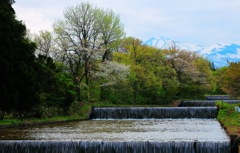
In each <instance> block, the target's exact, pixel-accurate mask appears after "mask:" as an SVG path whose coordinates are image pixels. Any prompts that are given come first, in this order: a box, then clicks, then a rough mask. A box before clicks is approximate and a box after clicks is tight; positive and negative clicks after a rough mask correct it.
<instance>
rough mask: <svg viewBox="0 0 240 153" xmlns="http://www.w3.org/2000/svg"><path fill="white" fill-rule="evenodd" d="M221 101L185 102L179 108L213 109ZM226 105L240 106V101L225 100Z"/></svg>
mask: <svg viewBox="0 0 240 153" xmlns="http://www.w3.org/2000/svg"><path fill="white" fill-rule="evenodd" d="M217 101H219V100H207V101H189V100H187V101H186V100H183V101H181V102H180V104H179V105H178V106H179V107H211V106H216V102H217ZM223 102H224V103H228V104H238V103H239V102H240V101H239V100H223Z"/></svg>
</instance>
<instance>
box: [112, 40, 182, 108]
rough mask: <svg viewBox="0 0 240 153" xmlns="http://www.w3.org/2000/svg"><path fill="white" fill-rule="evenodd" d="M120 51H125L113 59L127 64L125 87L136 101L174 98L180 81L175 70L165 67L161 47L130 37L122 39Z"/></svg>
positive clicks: (143, 101)
mask: <svg viewBox="0 0 240 153" xmlns="http://www.w3.org/2000/svg"><path fill="white" fill-rule="evenodd" d="M121 50H122V52H127V53H115V54H114V59H115V60H116V61H120V62H122V63H125V64H130V75H129V77H128V86H130V87H131V89H129V91H132V95H133V96H132V97H133V101H134V102H135V103H141V104H143V103H145V104H160V103H167V102H169V101H170V100H171V98H173V97H174V95H175V93H176V91H177V90H176V89H177V87H178V84H179V83H178V81H177V80H176V72H175V71H174V69H172V68H170V67H169V66H165V62H166V57H165V56H164V54H163V52H162V50H160V49H157V48H154V47H149V46H147V45H143V44H142V41H141V40H139V39H136V38H133V37H128V38H126V39H124V41H123V42H122V44H121ZM170 91H172V92H170ZM170 93H171V94H170ZM167 97H168V99H166V98H167ZM170 97H171V98H170Z"/></svg>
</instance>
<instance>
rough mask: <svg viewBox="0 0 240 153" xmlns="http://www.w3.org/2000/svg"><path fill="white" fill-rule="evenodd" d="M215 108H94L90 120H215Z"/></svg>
mask: <svg viewBox="0 0 240 153" xmlns="http://www.w3.org/2000/svg"><path fill="white" fill-rule="evenodd" d="M216 116H217V107H96V108H94V109H93V112H92V119H150V118H151V119H166V118H172V119H179V118H216Z"/></svg>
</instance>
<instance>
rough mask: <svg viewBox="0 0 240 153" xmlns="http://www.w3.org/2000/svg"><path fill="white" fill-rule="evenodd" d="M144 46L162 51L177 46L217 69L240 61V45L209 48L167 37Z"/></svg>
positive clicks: (147, 41)
mask: <svg viewBox="0 0 240 153" xmlns="http://www.w3.org/2000/svg"><path fill="white" fill-rule="evenodd" d="M143 44H147V45H149V46H154V47H157V48H160V49H168V48H170V47H171V46H173V45H175V46H177V47H179V49H183V50H188V51H193V52H197V53H199V54H201V55H203V56H204V57H206V58H207V59H208V60H209V61H210V62H214V65H215V66H216V67H223V66H228V61H229V62H239V61H240V45H239V44H235V43H216V44H212V45H209V46H205V45H201V44H198V43H193V42H187V41H174V40H171V39H169V38H165V37H156V38H155V37H152V38H150V39H148V40H146V41H145V42H143Z"/></svg>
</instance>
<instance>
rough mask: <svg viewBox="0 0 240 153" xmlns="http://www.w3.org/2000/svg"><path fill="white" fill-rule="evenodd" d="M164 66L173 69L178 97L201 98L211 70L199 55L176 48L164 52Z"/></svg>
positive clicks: (207, 84) (205, 89) (207, 85)
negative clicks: (175, 74)
mask: <svg viewBox="0 0 240 153" xmlns="http://www.w3.org/2000/svg"><path fill="white" fill-rule="evenodd" d="M164 52H165V54H166V56H167V61H166V65H169V66H170V67H172V68H174V69H175V71H176V73H177V77H178V78H177V79H178V81H179V83H180V86H179V94H178V95H179V96H180V97H182V98H190V97H193V96H194V97H199V96H203V94H204V92H205V91H207V89H208V88H209V85H210V83H209V82H210V81H211V79H210V77H211V70H210V66H209V62H208V61H207V60H206V59H204V58H203V57H201V56H200V55H198V54H196V53H194V52H191V51H186V50H180V49H179V48H177V47H176V46H174V47H172V48H170V49H169V50H165V51H164Z"/></svg>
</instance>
